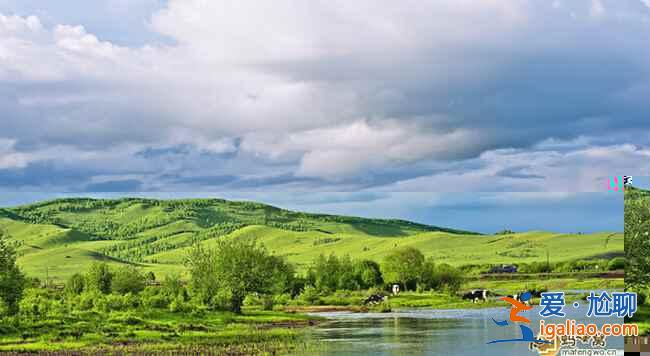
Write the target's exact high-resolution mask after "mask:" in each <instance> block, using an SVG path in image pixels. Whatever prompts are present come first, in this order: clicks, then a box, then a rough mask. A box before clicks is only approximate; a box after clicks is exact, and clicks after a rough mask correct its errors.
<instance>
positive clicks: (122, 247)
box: [0, 198, 623, 279]
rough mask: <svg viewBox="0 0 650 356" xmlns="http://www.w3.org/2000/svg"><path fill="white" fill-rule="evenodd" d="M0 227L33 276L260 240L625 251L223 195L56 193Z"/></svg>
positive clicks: (511, 259) (354, 247)
mask: <svg viewBox="0 0 650 356" xmlns="http://www.w3.org/2000/svg"><path fill="white" fill-rule="evenodd" d="M0 228H2V229H4V230H5V231H6V232H7V233H8V234H9V235H10V237H11V238H12V239H13V240H16V241H18V243H19V244H20V247H19V249H20V253H21V257H20V259H19V263H20V264H21V266H22V267H23V269H24V270H25V271H26V272H27V273H28V274H31V275H35V276H39V277H44V276H45V275H48V276H49V277H50V278H54V279H63V278H66V277H67V276H69V275H70V274H72V273H74V272H77V271H80V270H83V269H85V268H86V266H87V265H88V264H89V263H91V262H92V261H96V260H103V261H106V262H108V263H110V264H123V263H136V264H138V265H140V266H142V267H143V268H144V269H145V270H153V271H154V272H156V274H158V275H160V274H166V273H169V272H172V271H175V272H182V271H183V270H184V268H183V265H182V262H183V259H184V256H185V255H186V253H187V250H188V249H189V248H190V247H191V246H192V244H194V243H202V244H205V245H208V246H209V245H211V244H214V243H215V241H216V239H219V238H243V237H256V238H258V239H259V240H260V241H261V242H262V243H264V245H265V246H266V247H267V248H268V249H269V251H271V252H272V253H274V254H277V255H282V256H286V258H287V259H288V260H289V261H290V262H292V263H295V264H296V265H297V266H298V268H299V269H302V268H304V267H305V266H307V265H308V264H309V263H310V262H311V261H312V260H313V258H315V257H316V256H318V255H319V254H320V253H325V254H329V253H334V254H339V255H343V254H349V255H351V256H352V257H355V258H369V259H374V260H381V259H382V258H383V256H385V255H386V254H387V253H388V252H390V251H391V250H393V249H394V248H396V247H399V246H413V247H416V248H418V249H420V250H421V251H422V252H423V253H424V254H425V255H427V256H433V257H434V258H435V259H436V261H439V262H446V263H450V264H453V265H463V264H479V263H480V264H484V263H516V262H532V261H546V254H547V251H548V253H549V256H550V259H551V261H552V262H559V261H566V260H572V259H577V258H591V257H597V256H611V255H620V254H622V252H623V235H622V234H620V233H596V234H557V233H551V232H542V231H532V232H525V233H516V234H509V235H481V234H476V233H472V232H468V231H462V230H455V229H448V228H442V227H437V226H429V225H423V224H417V223H413V222H409V221H403V220H395V219H392V220H390V219H387V220H382V219H365V218H357V217H348V216H336V215H323V214H308V213H301V212H294V211H288V210H283V209H279V208H276V207H273V206H269V205H265V204H260V203H253V202H233V201H226V200H220V199H192V200H153V199H140V198H137V199H135V198H129V199H118V200H96V199H85V198H84V199H59V200H53V201H46V202H42V203H37V204H32V205H28V206H20V207H16V208H10V209H0Z"/></svg>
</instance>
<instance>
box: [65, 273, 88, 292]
mask: <svg viewBox="0 0 650 356" xmlns="http://www.w3.org/2000/svg"><path fill="white" fill-rule="evenodd" d="M83 290H84V276H83V275H82V274H81V273H75V274H73V275H72V276H70V278H68V281H67V282H66V283H65V292H66V293H68V294H77V295H78V294H81V292H83Z"/></svg>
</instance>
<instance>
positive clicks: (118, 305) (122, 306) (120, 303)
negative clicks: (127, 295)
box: [106, 294, 128, 311]
mask: <svg viewBox="0 0 650 356" xmlns="http://www.w3.org/2000/svg"><path fill="white" fill-rule="evenodd" d="M106 307H107V308H108V310H115V311H123V310H126V309H127V308H128V307H127V305H126V303H125V300H124V298H122V296H121V295H115V294H110V295H107V296H106Z"/></svg>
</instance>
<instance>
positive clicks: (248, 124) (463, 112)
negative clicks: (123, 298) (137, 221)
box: [0, 0, 650, 194]
mask: <svg viewBox="0 0 650 356" xmlns="http://www.w3.org/2000/svg"><path fill="white" fill-rule="evenodd" d="M649 35H650V0H571V1H568V0H548V1H534V0H484V1H473V0H446V1H442V0H418V1H411V0H405V1H399V2H395V1H377V0H373V1H370V0H359V1H354V2H351V1H345V0H330V1H310V2H304V1H291V0H255V1H252V0H238V1H226V0H223V1H205V0H168V1H163V0H96V1H92V2H89V1H81V0H59V1H46V0H20V1H18V0H13V1H10V0H0V192H4V193H11V194H13V193H16V192H18V193H21V192H23V193H29V192H49V193H61V192H63V193H84V192H87V193H89V192H228V193H233V194H235V193H237V192H256V193H259V194H262V193H272V192H287V193H288V194H294V193H295V194H300V193H303V194H304V193H309V194H314V193H316V192H319V193H328V192H348V193H357V194H379V193H381V192H384V193H387V192H402V193H413V192H432V193H436V192H438V193H444V192H492V193H496V192H601V191H603V189H604V187H606V186H607V181H608V177H609V176H612V175H623V174H626V175H632V176H634V175H636V176H650V160H648V158H649V157H650V149H649V143H650V125H648V124H647V122H648V117H650V105H648V103H647V102H648V100H647V98H648V97H650V80H649V79H650V46H648V45H647V43H648V38H650V36H649Z"/></svg>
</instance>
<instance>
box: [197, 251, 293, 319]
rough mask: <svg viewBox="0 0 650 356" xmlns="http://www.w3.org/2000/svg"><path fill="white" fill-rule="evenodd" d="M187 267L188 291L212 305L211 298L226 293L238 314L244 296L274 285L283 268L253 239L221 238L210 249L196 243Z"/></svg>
mask: <svg viewBox="0 0 650 356" xmlns="http://www.w3.org/2000/svg"><path fill="white" fill-rule="evenodd" d="M187 266H188V268H189V270H190V275H191V287H192V291H193V292H194V293H195V294H197V295H198V296H199V297H200V299H202V301H203V302H204V303H208V304H209V305H210V306H215V304H216V303H215V300H214V298H215V297H218V296H224V295H227V296H228V297H229V299H230V300H229V302H230V310H231V311H233V312H235V313H241V306H242V304H243V302H244V298H245V297H246V296H247V295H248V294H250V293H253V292H257V293H262V294H264V293H269V292H271V291H272V290H273V289H274V288H278V286H277V283H280V282H279V281H281V280H282V278H280V277H279V275H281V274H282V273H286V271H287V269H286V266H285V263H284V261H283V260H282V259H280V258H278V257H275V256H271V255H269V253H268V252H267V250H266V249H265V248H264V247H263V246H261V245H258V244H257V241H256V240H255V239H231V238H221V239H218V240H217V246H216V248H214V249H206V248H205V247H203V246H202V245H200V244H196V245H195V246H194V248H193V249H192V250H191V252H190V254H189V256H188V259H187Z"/></svg>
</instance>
